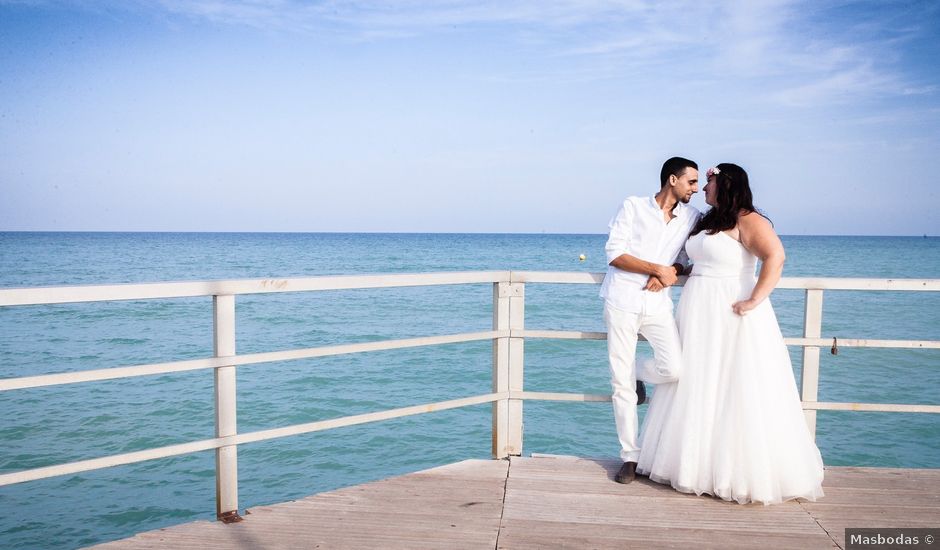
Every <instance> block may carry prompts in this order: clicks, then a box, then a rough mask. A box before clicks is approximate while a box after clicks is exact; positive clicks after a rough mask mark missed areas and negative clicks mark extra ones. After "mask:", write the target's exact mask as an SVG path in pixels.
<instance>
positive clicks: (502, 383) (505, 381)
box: [493, 281, 525, 458]
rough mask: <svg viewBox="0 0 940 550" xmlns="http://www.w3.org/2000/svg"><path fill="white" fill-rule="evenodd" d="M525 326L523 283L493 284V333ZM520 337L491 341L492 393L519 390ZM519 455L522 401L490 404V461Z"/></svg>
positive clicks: (521, 361) (520, 366)
mask: <svg viewBox="0 0 940 550" xmlns="http://www.w3.org/2000/svg"><path fill="white" fill-rule="evenodd" d="M524 326H525V284H524V283H512V282H508V281H505V282H498V283H494V284H493V330H497V331H510V330H522V329H523V328H524ZM524 342H525V340H524V339H523V338H522V337H508V336H504V337H498V338H496V340H494V342H493V392H494V393H503V392H521V391H522V389H523V359H524V357H523V356H524ZM521 454H522V399H501V400H499V401H497V402H495V403H493V458H506V457H507V456H510V455H514V456H519V455H521Z"/></svg>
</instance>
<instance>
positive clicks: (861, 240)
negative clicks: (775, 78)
mask: <svg viewBox="0 0 940 550" xmlns="http://www.w3.org/2000/svg"><path fill="white" fill-rule="evenodd" d="M604 241H605V236H604V235H550V234H536V235H519V234H511V235H505V234H299V233H292V234H274V233H241V234H239V233H0V287H28V286H46V285H56V286H58V285H79V284H112V283H129V282H165V281H186V280H214V279H254V278H272V277H275V278H285V277H309V276H318V275H339V274H363V273H421V272H439V271H470V270H538V271H592V272H601V271H603V270H604V268H605V266H604V251H603V247H604ZM783 241H784V245H785V246H786V249H787V258H788V259H787V264H786V269H785V276H791V277H796V276H801V277H802V276H825V277H866V278H938V277H940V238H922V237H828V236H827V237H815V236H785V237H783ZM580 254H585V255H586V256H587V260H586V261H584V262H581V261H579V259H578V256H579V255H580ZM677 296H678V292H676V293H675V296H674V299H675V298H676V297H677ZM525 300H526V319H525V323H526V328H531V329H558V330H583V331H602V330H604V327H603V321H602V315H601V312H602V304H601V301H600V299H598V298H597V287H596V286H595V285H537V284H531V285H527V288H526V298H525ZM772 301H773V303H774V307H775V309H776V311H777V315H778V317H779V319H780V323H781V326H782V328H783V332H784V334H785V335H787V336H798V335H799V334H800V330H801V326H802V315H803V293H802V291H783V290H778V291H776V292H775V293H774V295H773V297H772ZM491 307H492V287H491V286H490V285H461V286H441V287H426V288H407V289H379V290H349V291H328V292H309V293H289V294H271V295H251V296H239V297H238V298H237V299H236V312H237V327H236V337H237V347H238V351H239V352H240V353H253V352H262V351H277V350H286V349H296V348H303V347H314V346H321V345H329V344H339V343H354V342H366V341H375V340H384V339H393V338H407V337H415V336H425V335H437V334H453V333H459V332H471V331H481V330H489V329H490V327H491V323H492V311H491ZM823 336H826V337H828V336H838V337H840V338H874V339H921V340H940V295H938V293H936V292H920V293H914V292H906V293H905V292H878V293H875V292H846V291H841V292H839V291H827V292H826V294H825V302H824V318H823ZM525 346H526V347H525V387H526V389H527V390H532V391H573V392H585V393H608V392H609V390H610V388H609V385H608V379H607V364H606V355H605V343H604V342H603V341H567V340H566V341H554V340H529V341H527V342H526V344H525ZM641 353H647V354H648V353H649V350H648V349H647V348H643V349H642V350H641ZM211 355H212V300H211V298H208V297H206V298H187V299H170V300H151V301H128V302H105V303H93V304H63V305H54V306H22V307H0V378H10V377H18V376H28V375H35V374H46V373H56V372H68V371H78V370H89V369H100V368H108V367H117V366H126V365H135V364H145V363H156V362H164V361H173V360H181V359H194V358H202V357H208V356H211ZM791 356H792V357H793V360H794V371H795V376H796V379H797V380H799V369H800V353H799V348H791ZM491 361H492V357H491V345H490V344H489V343H487V342H474V343H463V344H452V345H445V346H435V347H424V348H415V349H407V350H394V351H382V352H374V353H363V354H354V355H346V356H338V357H327V358H318V359H307V360H298V361H290V362H282V363H266V364H260V365H251V366H243V367H239V369H238V426H239V431H242V432H245V431H255V430H260V429H265V428H273V427H279V426H285V425H291V424H298V423H303V422H310V421H315V420H322V419H329V418H335V417H339V416H345V415H349V414H356V413H363V412H371V411H378V410H383V409H388V408H394V407H401V406H407V405H414V404H420V403H427V402H432V401H441V400H445V399H454V398H459V397H465V396H469V395H476V394H481V393H488V392H489V390H490V376H491ZM820 378H821V381H820V388H819V394H820V395H819V398H820V400H829V401H855V402H882V403H920V404H940V353H938V352H937V350H872V349H848V348H843V349H842V350H840V353H839V354H838V355H830V354H828V353H825V352H824V354H823V357H822V366H821V374H820ZM212 380H213V374H212V372H211V371H210V370H202V371H195V372H188V373H181V374H172V375H160V376H150V377H138V378H130V379H123V380H114V381H106V382H89V383H82V384H72V385H64V386H53V387H46V388H35V389H28V390H14V391H6V392H0V413H2V417H3V423H2V425H0V473H6V472H13V471H18V470H23V469H28V468H36V467H41V466H47V465H53V464H59V463H64V462H71V461H75V460H82V459H89V458H96V457H101V456H106V455H111V454H117V453H125V452H130V451H135V450H142V449H147V448H152V447H159V446H165V445H170V444H174V443H183V442H188V441H194V440H200V439H206V438H211V437H212V436H213V391H212ZM642 409H643V408H641V410H642ZM490 423H491V420H490V406H489V405H481V406H474V407H469V408H463V409H457V410H451V411H443V412H438V413H433V414H426V415H420V416H415V417H409V418H402V419H397V420H392V421H388V422H380V423H373V424H366V425H362V426H354V427H347V428H341V429H337V430H331V431H326V432H317V433H313V434H307V435H301V436H295V437H289V438H283V439H278V440H272V441H267V442H261V443H254V444H249V445H244V446H241V447H240V448H239V456H238V462H239V479H240V485H239V497H240V506H241V507H242V508H246V507H251V506H258V505H264V504H270V503H275V502H283V501H287V500H291V499H296V498H301V497H304V496H307V495H310V494H312V493H316V492H320V491H325V490H329V489H334V488H337V487H342V486H347V485H352V484H357V483H362V482H366V481H370V480H375V479H380V478H384V477H388V476H392V475H397V474H402V473H407V472H412V471H415V470H419V469H424V468H430V467H433V466H437V465H441V464H446V463H450V462H455V461H459V460H463V459H468V458H486V457H489V453H490V427H491V424H490ZM817 440H818V444H819V447H820V449H821V451H822V454H823V458H824V460H825V462H826V464H828V465H866V466H896V467H909V468H940V415H932V414H900V413H858V412H820V414H819V420H818V430H817ZM529 453H550V454H568V455H580V456H590V457H615V456H616V454H617V441H616V435H615V433H614V427H613V417H612V413H611V410H610V404H609V403H548V402H532V401H528V402H526V404H525V441H524V454H529ZM214 513H215V480H214V454H213V453H212V452H201V453H195V454H190V455H185V456H180V457H175V458H171V459H165V460H155V461H150V462H144V463H139V464H135V465H129V466H121V467H116V468H110V469H105V470H98V471H94V472H90V473H85V474H81V475H72V476H63V477H57V478H52V479H46V480H41V481H36V482H30V483H23V484H18V485H12V486H6V487H0V548H31V549H32V548H74V547H80V546H85V545H89V544H94V543H97V542H103V541H108V540H114V539H118V538H123V537H127V536H131V535H133V534H134V533H137V532H140V531H144V530H149V529H155V528H159V527H162V526H167V525H172V524H177V523H182V522H187V521H192V520H196V519H213V518H214Z"/></svg>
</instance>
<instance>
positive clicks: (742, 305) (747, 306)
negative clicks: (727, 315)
mask: <svg viewBox="0 0 940 550" xmlns="http://www.w3.org/2000/svg"><path fill="white" fill-rule="evenodd" d="M759 304H760V300H755V299H754V298H750V299H748V300H742V301H740V302H735V303H733V304H731V309H732V311H734V312H735V313H737V314H738V315H747V313H748V312H749V311H751V310H752V309H754V308H755V307H757V306H758V305H759Z"/></svg>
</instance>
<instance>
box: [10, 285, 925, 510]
mask: <svg viewBox="0 0 940 550" xmlns="http://www.w3.org/2000/svg"><path fill="white" fill-rule="evenodd" d="M603 278H604V274H603V273H588V272H542V271H521V272H520V271H481V272H453V273H426V274H389V275H355V276H329V277H307V278H287V279H257V280H254V279H253V280H229V281H196V282H176V283H148V284H121V285H81V286H65V287H33V288H3V289H0V307H4V306H36V305H51V304H65V303H81V302H107V301H121V300H153V299H173V298H191V297H200V296H202V297H206V296H212V297H213V310H214V327H215V356H213V357H206V358H200V359H190V360H183V361H172V362H164V363H153V364H145V365H132V366H122V367H113V368H105V369H95V370H85V371H77V372H65V373H52V374H42V375H35V376H23V377H14V378H5V379H0V391H11V390H17V389H25V388H37V387H44V386H53V385H61V384H73V383H83V382H94V381H102V380H114V379H121V378H130V377H138V376H149V375H157V374H168V373H176V372H185V371H193V370H200V369H214V371H215V380H216V383H215V398H216V437H214V438H210V439H204V440H200V441H192V442H188V443H181V444H176V445H170V446H166V447H159V448H153V449H147V450H142V451H136V452H130V453H123V454H118V455H112V456H107V457H102V458H95V459H90V460H82V461H77V462H71V463H66V464H59V465H54V466H46V467H41V468H33V469H29V470H23V471H18V472H11V473H5V474H0V486H3V485H9V484H13V483H22V482H26V481H33V480H38V479H44V478H48V477H54V476H60V475H67V474H75V473H80V472H86V471H90V470H96V469H101V468H107V467H111V466H117V465H124V464H133V463H137V462H142V461H147V460H154V459H159V458H168V457H173V456H178V455H182V454H188V453H193V452H199V451H207V450H215V452H216V477H217V509H216V512H217V514H218V516H219V518H220V519H223V520H228V519H237V509H238V497H237V484H238V481H237V447H238V445H242V444H245V443H254V442H260V441H265V440H269V439H275V438H280V437H287V436H291V435H299V434H305V433H311V432H316V431H321V430H328V429H332V428H339V427H343V426H352V425H357V424H364V423H368V422H377V421H382V420H388V419H392V418H400V417H403V416H411V415H416V414H423V413H427V412H433V411H442V410H448V409H454V408H459V407H467V406H473V405H481V404H486V403H491V404H492V409H493V410H492V417H493V456H494V457H497V458H502V457H505V456H508V455H518V454H521V452H522V403H523V402H524V401H526V400H535V401H543V400H550V401H581V402H606V401H610V399H611V398H610V395H609V394H579V393H567V392H564V393H558V392H531V391H525V390H524V389H523V383H522V382H523V366H524V362H523V354H524V342H525V340H526V339H569V340H605V339H606V338H607V334H606V332H586V331H572V330H532V329H526V328H525V324H524V319H525V285H526V284H527V283H538V284H598V283H601V282H602V281H603ZM684 280H685V279H684V278H683V279H681V280H680V282H679V285H681V284H682V283H683V282H684ZM466 284H490V285H492V291H493V327H492V330H488V331H479V332H469V333H462V334H448V335H431V336H423V337H415V338H405V339H392V340H382V341H372V342H364V343H350V344H338V345H328V346H319V347H311V348H301V349H291V350H281V351H273V352H264V353H249V354H237V353H235V351H234V349H235V348H234V338H235V335H234V326H235V308H234V305H235V304H234V300H235V297H236V296H239V295H246V294H269V293H283V292H311V291H326V290H353V289H382V288H396V287H419V286H438V285H466ZM777 288H780V289H802V290H804V291H805V293H806V297H805V298H806V302H805V309H804V323H803V325H804V326H803V334H802V335H801V336H800V337H787V338H785V339H784V341H785V343H786V344H787V345H790V346H799V347H801V348H802V350H803V367H802V369H801V372H802V375H801V380H800V389H801V398H802V401H803V410H804V414H806V420H807V425H808V426H809V428H810V430H811V431H812V432H813V433H815V425H816V411H818V410H838V411H877V412H922V413H940V405H929V404H920V405H909V404H887V403H836V402H820V401H818V400H817V392H818V376H819V375H818V372H819V351H820V348H823V347H829V346H832V345H838V346H839V347H859V348H898V349H940V341H936V340H875V339H862V338H846V337H842V336H834V337H829V338H824V337H822V334H821V323H822V297H823V292H824V291H826V290H834V291H844V290H851V291H902V292H911V291H938V290H940V280H938V279H845V278H783V279H781V280H780V283H779V284H778V285H777ZM478 341H491V342H492V345H493V373H492V391H491V392H490V393H485V394H480V395H473V396H466V397H462V398H458V399H451V400H447V401H439V402H434V403H426V404H420V405H412V406H407V407H401V408H394V409H388V410H383V411H377V412H370V413H364V414H356V415H350V416H344V417H339V418H333V419H329V420H320V421H315V422H308V423H303V424H296V425H292V426H282V427H277V428H272V429H266V430H260V431H256V432H248V433H238V432H237V429H236V426H235V410H236V409H235V407H236V403H235V372H236V369H237V367H239V366H245V365H254V364H259V363H272V362H280V361H289V360H296V359H309V358H315V357H327V356H336V355H344V354H352V353H366V352H373V351H382V350H394V349H405V348H415V347H422V346H432V345H444V344H455V343H465V342H478Z"/></svg>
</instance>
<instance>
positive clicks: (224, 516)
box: [212, 294, 241, 523]
mask: <svg viewBox="0 0 940 550" xmlns="http://www.w3.org/2000/svg"><path fill="white" fill-rule="evenodd" d="M212 306H213V307H212V309H213V325H214V338H213V340H214V349H215V356H216V357H227V356H232V355H235V296H233V295H230V294H229V295H220V296H213V297H212ZM235 400H236V394H235V367H234V366H229V367H217V368H216V369H215V436H216V437H226V436H230V435H236V434H237V433H238V429H237V422H236V407H235ZM215 513H216V517H217V518H218V519H219V520H220V521H222V522H224V523H232V522H236V521H241V517H240V516H239V515H238V447H237V446H236V445H228V446H225V447H219V448H218V449H216V450H215Z"/></svg>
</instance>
